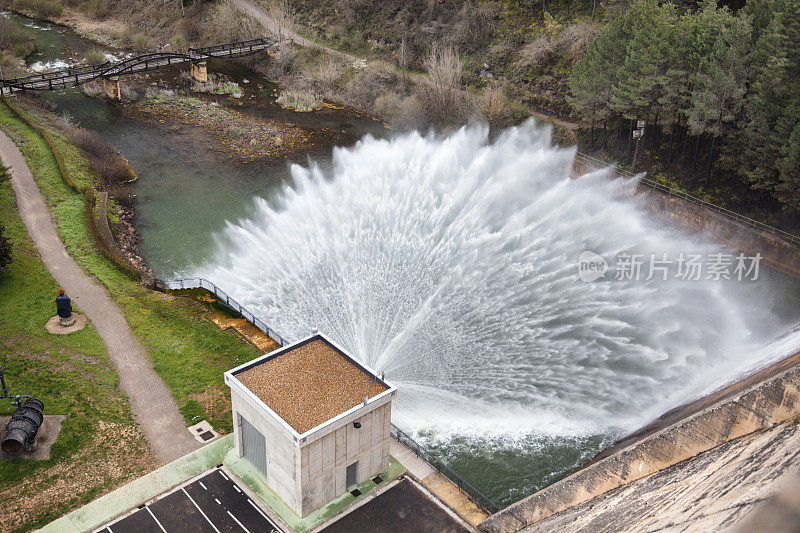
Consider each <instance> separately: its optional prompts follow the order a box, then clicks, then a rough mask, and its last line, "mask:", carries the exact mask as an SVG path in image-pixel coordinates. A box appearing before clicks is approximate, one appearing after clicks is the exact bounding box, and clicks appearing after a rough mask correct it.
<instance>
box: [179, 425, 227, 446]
mask: <svg viewBox="0 0 800 533" xmlns="http://www.w3.org/2000/svg"><path fill="white" fill-rule="evenodd" d="M186 429H188V430H189V433H191V434H192V437H194V438H195V439H196V440H197V442H202V443H203V444H208V443H209V442H211V441H213V440H214V439H218V438H219V433H217V432H216V431H214V428H213V427H211V424H210V423H209V422H208V420H202V421H200V422H198V423H197V424H195V425H193V426H189V427H188V428H186Z"/></svg>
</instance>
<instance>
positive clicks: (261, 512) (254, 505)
mask: <svg viewBox="0 0 800 533" xmlns="http://www.w3.org/2000/svg"><path fill="white" fill-rule="evenodd" d="M247 503H249V504H250V505H252V506H253V509H255V510H256V511H258V514H260V515H261V516H263V517H264V520H266V521H267V522H269V523H270V524H271V523H272V520H270V519H269V518H267V515H265V514H264V511H262V510H261V509H259V508H258V505H256V504H254V503H253V500H251V499H250V498H247Z"/></svg>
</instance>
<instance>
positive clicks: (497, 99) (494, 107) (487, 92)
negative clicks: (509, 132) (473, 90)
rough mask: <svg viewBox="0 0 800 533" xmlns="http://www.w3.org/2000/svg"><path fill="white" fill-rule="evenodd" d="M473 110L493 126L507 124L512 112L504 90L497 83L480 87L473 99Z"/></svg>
mask: <svg viewBox="0 0 800 533" xmlns="http://www.w3.org/2000/svg"><path fill="white" fill-rule="evenodd" d="M475 111H477V112H478V114H480V115H481V116H482V117H483V118H484V119H486V121H487V122H488V123H489V124H490V125H491V126H492V127H495V128H496V127H503V126H507V125H508V124H509V122H510V121H511V118H512V113H513V110H512V109H511V106H510V105H509V103H508V98H506V95H505V91H504V90H503V88H502V87H501V86H499V85H488V86H486V87H484V88H483V89H481V92H480V94H478V96H477V98H476V99H475Z"/></svg>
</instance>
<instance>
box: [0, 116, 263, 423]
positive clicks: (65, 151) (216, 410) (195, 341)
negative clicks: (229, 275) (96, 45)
mask: <svg viewBox="0 0 800 533" xmlns="http://www.w3.org/2000/svg"><path fill="white" fill-rule="evenodd" d="M17 104H18V106H19V107H21V108H22V109H23V111H26V112H27V114H28V118H29V119H34V120H36V121H37V122H38V123H39V124H40V125H42V126H43V127H45V128H46V129H48V130H49V131H50V132H51V135H52V138H53V140H54V143H55V144H56V145H57V146H58V148H59V151H60V152H61V154H62V156H63V159H64V164H65V167H66V169H67V171H68V172H70V174H71V176H72V180H73V181H74V182H75V183H76V184H77V185H80V184H82V183H91V182H93V181H94V180H95V179H96V178H95V176H93V175H92V174H91V173H90V171H89V170H88V168H87V167H86V165H85V163H84V162H83V160H82V157H81V155H80V153H79V152H78V150H77V149H76V148H75V147H73V146H71V145H69V144H68V143H67V142H66V140H65V138H64V136H63V135H61V134H60V133H59V132H58V129H57V127H56V125H55V124H56V121H57V119H56V118H55V117H53V116H52V115H48V114H47V113H45V112H43V111H42V110H40V109H36V111H35V112H32V111H31V109H30V106H31V105H32V104H31V103H30V102H27V103H26V102H24V101H22V100H19V101H18V102H17ZM0 126H2V128H3V129H4V130H5V131H7V132H9V133H10V134H11V135H12V136H13V137H14V138H15V140H16V141H17V143H18V145H19V146H20V149H21V150H22V151H23V153H24V154H25V157H26V158H27V160H28V164H29V165H30V167H31V169H32V170H33V172H34V177H35V179H36V182H37V184H38V185H39V188H40V189H41V191H42V193H43V194H44V196H45V198H46V199H47V201H48V203H49V205H50V208H51V211H52V213H53V218H54V220H55V222H56V224H57V230H58V233H59V236H60V237H61V239H62V241H63V242H64V245H65V246H66V248H67V251H68V252H69V253H70V255H72V256H73V257H74V258H75V259H76V260H77V261H78V262H79V264H80V265H81V266H82V267H83V268H84V270H86V271H87V272H88V273H90V274H92V275H93V276H95V277H96V278H97V279H98V280H100V281H101V282H102V283H103V284H104V285H105V286H106V287H107V288H108V290H109V293H110V294H111V296H112V297H113V298H114V300H115V301H116V302H117V303H118V304H119V305H120V307H121V309H122V311H123V312H124V313H125V316H126V318H127V319H128V322H129V323H130V325H131V328H132V329H133V331H134V333H135V334H136V335H137V337H138V338H139V340H140V341H141V343H142V345H143V346H144V347H145V349H146V350H147V352H148V354H149V355H150V357H151V359H152V361H153V366H154V368H155V370H156V372H158V374H159V375H160V376H161V377H162V379H164V381H165V383H166V384H167V386H168V387H169V388H170V390H171V391H172V394H173V396H174V397H175V400H176V401H177V403H178V405H179V407H180V409H181V412H182V413H183V415H184V417H185V419H186V422H187V424H190V423H194V422H198V421H199V420H201V419H204V418H205V419H208V420H209V421H210V422H211V424H212V425H213V426H214V427H215V428H217V429H219V430H220V431H222V432H228V431H230V430H231V420H230V403H229V401H228V391H227V387H225V386H224V384H223V380H222V372H223V371H224V370H227V369H229V368H231V367H233V366H235V365H237V364H239V363H241V362H244V361H247V360H249V359H252V358H253V357H256V356H257V355H259V352H258V351H257V350H256V349H255V348H254V347H252V346H251V345H249V344H247V343H246V342H245V341H244V340H242V339H241V338H240V337H238V336H237V335H236V334H235V333H233V332H229V331H220V330H219V329H218V328H217V327H216V326H214V325H213V324H212V323H211V322H209V321H207V320H205V318H204V316H205V315H206V314H207V312H208V311H207V308H206V307H204V306H203V305H202V304H200V303H199V302H197V301H194V300H190V299H188V298H182V297H176V296H171V295H165V294H160V293H156V292H152V291H149V290H146V289H143V288H141V287H139V286H138V285H136V284H135V283H134V282H133V281H131V280H130V278H129V277H127V276H126V275H125V274H124V273H123V272H121V271H120V270H119V269H117V268H116V267H114V265H113V264H112V263H111V262H110V261H109V260H108V259H107V258H106V257H105V256H104V255H103V253H102V251H101V250H100V249H99V248H98V246H97V245H96V244H95V242H94V240H93V238H92V235H91V233H90V231H89V228H88V225H87V222H86V218H85V214H84V211H83V198H82V196H81V195H80V194H78V193H75V192H74V191H73V190H72V189H70V188H69V187H68V186H67V184H66V183H65V182H64V180H63V179H62V177H61V175H60V174H59V172H58V168H57V166H56V162H55V160H54V158H53V154H52V152H51V151H50V150H49V149H48V148H47V145H46V144H45V143H44V141H43V140H42V138H41V137H40V136H39V135H38V134H36V133H35V132H34V131H33V130H32V129H31V128H30V127H28V126H26V125H25V124H24V123H23V122H22V121H21V120H19V119H18V118H17V117H16V116H14V115H13V114H12V113H11V111H10V110H9V108H8V107H7V106H5V105H0Z"/></svg>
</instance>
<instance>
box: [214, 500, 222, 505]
mask: <svg viewBox="0 0 800 533" xmlns="http://www.w3.org/2000/svg"><path fill="white" fill-rule="evenodd" d="M214 501H215V502H217V505H222V504H221V503H219V500H218V499H216V498H214Z"/></svg>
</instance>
